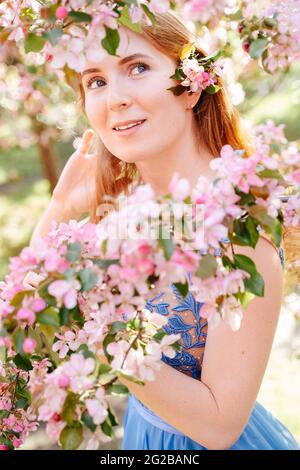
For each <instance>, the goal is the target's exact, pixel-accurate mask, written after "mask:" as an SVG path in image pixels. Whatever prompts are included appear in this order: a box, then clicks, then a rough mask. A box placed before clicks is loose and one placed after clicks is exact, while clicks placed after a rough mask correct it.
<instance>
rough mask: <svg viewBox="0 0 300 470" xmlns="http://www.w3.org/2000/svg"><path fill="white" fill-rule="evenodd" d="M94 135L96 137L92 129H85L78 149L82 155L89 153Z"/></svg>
mask: <svg viewBox="0 0 300 470" xmlns="http://www.w3.org/2000/svg"><path fill="white" fill-rule="evenodd" d="M93 137H94V131H93V130H92V129H87V130H86V131H84V134H83V136H82V140H81V143H80V145H79V149H78V152H79V153H80V155H85V154H87V153H88V151H89V149H90V147H91V144H92V140H93Z"/></svg>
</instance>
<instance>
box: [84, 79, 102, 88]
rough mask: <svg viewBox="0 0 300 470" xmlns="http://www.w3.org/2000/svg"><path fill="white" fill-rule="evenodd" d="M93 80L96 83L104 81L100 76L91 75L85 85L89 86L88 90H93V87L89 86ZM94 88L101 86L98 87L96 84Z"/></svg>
mask: <svg viewBox="0 0 300 470" xmlns="http://www.w3.org/2000/svg"><path fill="white" fill-rule="evenodd" d="M94 82H97V84H99V82H103V83H104V81H103V80H101V78H99V77H93V78H91V79H90V80H89V81H88V82H87V85H86V86H87V88H89V89H90V90H95V88H92V87H91V85H92V84H93V83H94ZM96 88H102V87H98V86H97V87H96Z"/></svg>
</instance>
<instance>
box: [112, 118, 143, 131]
mask: <svg viewBox="0 0 300 470" xmlns="http://www.w3.org/2000/svg"><path fill="white" fill-rule="evenodd" d="M145 121H146V119H143V120H142V121H137V122H135V123H131V124H128V125H127V126H121V127H114V128H113V130H114V131H115V132H118V134H123V135H128V134H132V133H133V132H135V131H136V130H137V129H138V128H140V127H142V125H143V124H144V122H145Z"/></svg>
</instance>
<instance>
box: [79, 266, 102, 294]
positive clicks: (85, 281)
mask: <svg viewBox="0 0 300 470" xmlns="http://www.w3.org/2000/svg"><path fill="white" fill-rule="evenodd" d="M78 274H79V278H80V282H81V285H82V289H83V290H84V291H86V292H87V291H89V290H91V289H93V288H94V287H95V286H96V285H97V281H98V276H97V274H96V273H95V272H94V271H92V270H91V269H90V268H85V269H82V270H81V271H79V273H78Z"/></svg>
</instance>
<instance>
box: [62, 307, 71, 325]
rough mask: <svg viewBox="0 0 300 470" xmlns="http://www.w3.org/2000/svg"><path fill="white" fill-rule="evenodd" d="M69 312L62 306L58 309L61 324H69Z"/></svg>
mask: <svg viewBox="0 0 300 470" xmlns="http://www.w3.org/2000/svg"><path fill="white" fill-rule="evenodd" d="M70 317H71V313H70V310H69V309H67V308H66V307H62V308H60V310H59V320H60V324H61V325H65V326H70V325H71V318H70Z"/></svg>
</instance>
